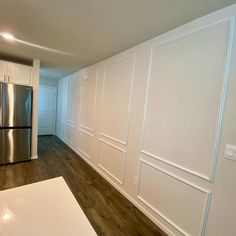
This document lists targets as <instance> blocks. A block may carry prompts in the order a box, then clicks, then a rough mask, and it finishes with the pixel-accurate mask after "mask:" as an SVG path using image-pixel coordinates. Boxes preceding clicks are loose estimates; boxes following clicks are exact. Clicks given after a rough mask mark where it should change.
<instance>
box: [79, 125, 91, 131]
mask: <svg viewBox="0 0 236 236" xmlns="http://www.w3.org/2000/svg"><path fill="white" fill-rule="evenodd" d="M79 126H80V127H81V128H83V129H87V130H89V131H94V129H91V128H89V127H87V126H84V125H81V124H80V125H79Z"/></svg>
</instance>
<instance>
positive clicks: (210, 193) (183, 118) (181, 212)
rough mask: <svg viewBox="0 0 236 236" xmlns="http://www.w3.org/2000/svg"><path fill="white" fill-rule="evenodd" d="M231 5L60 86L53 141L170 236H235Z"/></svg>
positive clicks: (235, 49)
mask: <svg viewBox="0 0 236 236" xmlns="http://www.w3.org/2000/svg"><path fill="white" fill-rule="evenodd" d="M235 16H236V5H233V6H231V7H228V8H225V9H223V10H220V11H218V12H215V13H213V14H210V15H208V16H205V17H202V18H199V19H197V20H195V21H193V22H190V23H188V24H186V25H184V26H182V27H179V28H177V29H174V30H172V31H170V32H168V33H166V34H163V35H161V36H158V37H156V38H154V39H152V40H149V41H147V42H145V43H143V44H141V45H138V46H136V47H134V48H131V49H129V50H127V51H125V52H122V53H120V54H118V55H116V56H114V57H112V58H109V59H107V60H105V61H102V62H100V63H97V64H95V65H93V66H90V67H88V68H85V69H83V70H81V71H79V72H77V73H74V74H73V75H70V76H68V77H66V78H63V79H61V80H59V82H58V111H57V113H58V114H57V135H58V136H59V137H60V138H61V139H62V140H63V141H64V142H66V143H67V144H68V145H69V146H70V147H71V148H72V149H73V150H74V151H75V152H77V153H78V154H79V155H80V156H81V157H82V158H83V159H84V160H85V161H86V162H88V163H89V164H90V165H91V166H92V167H93V168H94V169H95V170H96V171H98V172H99V173H100V174H101V175H102V176H103V177H104V178H106V179H107V180H108V181H109V182H110V183H111V184H112V185H113V186H115V187H116V188H117V189H118V190H119V191H120V192H121V193H122V194H123V195H125V196H126V197H127V198H128V199H129V200H130V201H132V202H133V203H134V204H135V205H136V206H137V207H138V208H140V209H141V210H142V211H143V212H144V213H145V214H146V215H147V216H148V217H149V218H150V219H152V220H153V221H154V222H155V223H156V224H157V225H158V226H160V227H161V228H162V229H164V230H165V231H166V232H167V233H168V234H169V235H194V236H195V235H201V236H203V235H209V236H218V235H219V236H220V235H227V236H234V235H236V228H235V222H236V204H235V203H234V200H235V199H236V185H235V180H236V161H233V160H229V159H226V158H224V147H225V144H232V145H236V125H235V121H236V105H235V101H236V92H235V91H236V67H235V64H236V44H235V42H236V38H235Z"/></svg>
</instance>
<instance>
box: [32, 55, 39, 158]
mask: <svg viewBox="0 0 236 236" xmlns="http://www.w3.org/2000/svg"><path fill="white" fill-rule="evenodd" d="M39 70H40V61H39V60H37V59H34V60H33V70H32V86H33V111H32V144H31V155H32V158H33V159H37V158H38V96H39Z"/></svg>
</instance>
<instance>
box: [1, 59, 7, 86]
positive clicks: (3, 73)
mask: <svg viewBox="0 0 236 236" xmlns="http://www.w3.org/2000/svg"><path fill="white" fill-rule="evenodd" d="M6 75H7V62H6V61H0V81H1V82H5V79H7V78H6Z"/></svg>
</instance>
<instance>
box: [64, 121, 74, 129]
mask: <svg viewBox="0 0 236 236" xmlns="http://www.w3.org/2000/svg"><path fill="white" fill-rule="evenodd" d="M66 125H68V126H70V127H72V128H75V126H76V125H75V122H73V121H70V120H67V121H66Z"/></svg>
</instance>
